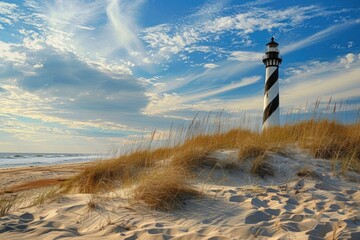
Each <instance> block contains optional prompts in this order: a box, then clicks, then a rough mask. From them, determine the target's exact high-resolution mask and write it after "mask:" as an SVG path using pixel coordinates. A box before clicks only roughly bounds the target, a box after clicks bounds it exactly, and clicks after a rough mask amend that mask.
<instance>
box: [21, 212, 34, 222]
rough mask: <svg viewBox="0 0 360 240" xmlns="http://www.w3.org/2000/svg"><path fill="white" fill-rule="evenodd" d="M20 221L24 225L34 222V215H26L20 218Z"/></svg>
mask: <svg viewBox="0 0 360 240" xmlns="http://www.w3.org/2000/svg"><path fill="white" fill-rule="evenodd" d="M19 219H20V221H21V222H23V223H28V222H31V221H33V220H34V215H32V214H31V213H24V214H22V215H21V216H20V217H19ZM20 221H19V222H20Z"/></svg>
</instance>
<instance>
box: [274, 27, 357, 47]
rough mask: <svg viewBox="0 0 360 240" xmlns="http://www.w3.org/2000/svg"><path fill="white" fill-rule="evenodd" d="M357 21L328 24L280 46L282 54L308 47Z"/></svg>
mask: <svg viewBox="0 0 360 240" xmlns="http://www.w3.org/2000/svg"><path fill="white" fill-rule="evenodd" d="M359 23H360V22H359V21H357V20H356V21H349V22H345V23H341V24H337V25H333V26H330V27H328V28H326V29H324V30H321V31H319V32H317V33H315V34H313V35H311V36H310V37H307V38H305V39H302V40H300V41H297V42H294V43H291V44H289V45H287V46H284V47H282V51H281V52H282V54H287V53H290V52H293V51H296V50H300V49H302V48H305V47H309V46H311V45H312V44H315V43H317V42H319V41H321V40H323V39H324V38H326V37H330V36H331V35H332V34H334V33H336V32H340V31H344V30H345V29H346V28H348V27H350V26H352V25H354V24H359Z"/></svg>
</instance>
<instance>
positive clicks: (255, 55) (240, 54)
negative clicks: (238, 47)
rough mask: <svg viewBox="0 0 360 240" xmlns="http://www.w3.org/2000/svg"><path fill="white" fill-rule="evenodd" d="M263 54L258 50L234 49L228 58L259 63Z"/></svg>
mask: <svg viewBox="0 0 360 240" xmlns="http://www.w3.org/2000/svg"><path fill="white" fill-rule="evenodd" d="M263 55H264V54H263V53H259V52H249V51H234V52H232V53H231V56H230V57H229V60H236V61H240V62H248V61H254V62H260V63H261V59H262V56H263Z"/></svg>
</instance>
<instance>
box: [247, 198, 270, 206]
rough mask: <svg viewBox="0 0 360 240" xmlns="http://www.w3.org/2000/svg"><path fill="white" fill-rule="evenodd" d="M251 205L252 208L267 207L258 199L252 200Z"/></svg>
mask: <svg viewBox="0 0 360 240" xmlns="http://www.w3.org/2000/svg"><path fill="white" fill-rule="evenodd" d="M251 205H253V206H254V207H257V208H259V207H264V208H268V207H269V205H268V204H267V203H266V202H265V201H262V200H260V199H259V198H253V199H252V200H251Z"/></svg>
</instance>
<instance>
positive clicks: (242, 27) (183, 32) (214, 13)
mask: <svg viewBox="0 0 360 240" xmlns="http://www.w3.org/2000/svg"><path fill="white" fill-rule="evenodd" d="M265 3H266V2H265ZM224 4H225V2H224V1H221V2H220V3H219V4H215V5H214V6H213V8H210V7H209V5H207V4H205V5H204V7H203V8H201V9H200V10H199V11H198V13H196V14H193V15H191V16H190V17H188V18H187V19H186V21H182V22H180V21H179V22H176V23H174V24H173V25H170V24H161V25H157V26H153V27H149V28H146V29H144V30H143V31H142V39H143V40H144V41H145V42H146V43H147V44H148V45H149V47H151V48H152V53H153V54H154V55H155V56H154V57H158V58H163V59H170V57H171V56H172V55H174V54H179V53H182V52H187V53H191V51H190V50H192V51H200V49H201V48H203V47H207V51H208V50H209V47H208V45H209V42H219V40H220V39H221V35H222V34H224V33H225V32H226V33H232V34H236V42H238V44H240V46H241V45H242V46H249V45H251V44H253V43H252V41H251V39H249V34H250V33H253V32H256V31H272V30H274V29H276V30H279V31H288V30H289V29H294V28H296V27H298V26H301V25H302V24H304V22H305V21H306V20H309V19H312V18H315V17H319V16H327V15H330V14H335V13H337V12H336V11H330V10H326V9H321V8H320V7H319V6H317V5H311V6H306V7H301V6H293V7H288V8H285V9H279V10H269V9H268V8H252V9H251V10H248V8H246V9H247V11H246V12H240V13H237V14H230V15H225V16H224V15H223V16H220V14H221V13H222V11H223V7H224ZM259 4H260V5H261V4H262V2H261V1H260V2H258V3H257V5H259ZM209 12H210V13H209ZM205 13H207V14H205ZM184 22H185V23H184ZM329 31H332V30H329ZM324 34H327V33H323V34H322V33H319V36H314V37H313V38H311V39H307V41H306V42H304V43H310V42H314V41H317V40H318V39H320V38H323V35H324ZM234 41H235V40H234ZM299 46H300V44H298V45H294V46H292V48H291V49H290V47H288V49H285V51H287V50H290V51H291V50H294V49H295V48H297V47H299ZM210 49H211V48H210ZM212 50H215V49H212ZM216 50H221V49H219V48H218V49H216ZM244 53H245V52H244ZM238 54H241V53H240V52H239V53H238ZM233 57H236V56H233ZM238 58H239V60H242V59H241V56H239V57H238Z"/></svg>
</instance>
